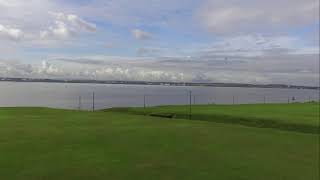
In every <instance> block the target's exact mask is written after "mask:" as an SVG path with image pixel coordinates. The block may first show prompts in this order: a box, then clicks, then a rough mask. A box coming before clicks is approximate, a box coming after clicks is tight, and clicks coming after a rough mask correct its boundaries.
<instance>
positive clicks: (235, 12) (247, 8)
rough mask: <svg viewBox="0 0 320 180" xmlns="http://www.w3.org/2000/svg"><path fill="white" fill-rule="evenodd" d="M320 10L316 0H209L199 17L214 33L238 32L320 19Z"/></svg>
mask: <svg viewBox="0 0 320 180" xmlns="http://www.w3.org/2000/svg"><path fill="white" fill-rule="evenodd" d="M318 13H319V1H314V0H304V1H301V0H271V1H263V0H258V1H257V0H246V1H244V0H229V1H220V0H207V3H205V4H204V5H203V6H202V7H201V8H199V10H198V11H197V14H196V16H197V18H198V19H199V20H200V21H201V22H202V24H203V25H204V26H205V27H206V28H207V29H208V30H209V31H211V32H214V33H219V34H230V33H231V34H234V33H251V32H264V33H270V32H272V31H274V30H275V29H281V28H288V27H301V26H304V25H308V24H313V23H315V22H317V21H319V17H318V16H317V14H318Z"/></svg>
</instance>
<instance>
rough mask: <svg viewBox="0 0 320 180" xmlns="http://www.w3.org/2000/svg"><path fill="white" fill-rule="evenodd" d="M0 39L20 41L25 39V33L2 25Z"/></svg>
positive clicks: (0, 25)
mask: <svg viewBox="0 0 320 180" xmlns="http://www.w3.org/2000/svg"><path fill="white" fill-rule="evenodd" d="M0 38H4V39H9V40H14V41H19V40H21V39H22V38H23V32H22V30H21V29H18V28H11V27H8V26H4V25H2V24H0Z"/></svg>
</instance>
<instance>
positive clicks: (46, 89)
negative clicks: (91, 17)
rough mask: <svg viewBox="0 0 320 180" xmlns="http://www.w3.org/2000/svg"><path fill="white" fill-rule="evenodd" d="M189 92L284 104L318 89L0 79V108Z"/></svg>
mask: <svg viewBox="0 0 320 180" xmlns="http://www.w3.org/2000/svg"><path fill="white" fill-rule="evenodd" d="M189 91H192V98H191V100H192V103H195V104H208V103H216V104H233V103H235V104H240V103H241V104H244V103H264V101H265V102H266V103H287V102H288V99H290V101H291V102H292V97H295V101H296V102H305V101H309V99H310V100H318V99H319V91H316V90H304V89H262V88H230V87H174V86H142V85H104V84H103V85H102V84H62V83H22V82H18V83H17V82H0V107H15V106H37V107H53V108H68V109H78V108H79V96H81V103H80V105H81V108H82V109H91V108H92V92H95V107H96V109H102V108H110V107H123V106H143V104H144V95H145V97H146V98H145V99H146V105H147V106H155V105H169V104H170V105H171V104H188V103H189V102H190V97H189Z"/></svg>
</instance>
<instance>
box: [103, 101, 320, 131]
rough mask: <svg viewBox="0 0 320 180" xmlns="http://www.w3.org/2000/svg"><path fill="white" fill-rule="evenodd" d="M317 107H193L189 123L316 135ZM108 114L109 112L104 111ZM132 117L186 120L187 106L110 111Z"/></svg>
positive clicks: (304, 105)
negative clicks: (191, 121)
mask: <svg viewBox="0 0 320 180" xmlns="http://www.w3.org/2000/svg"><path fill="white" fill-rule="evenodd" d="M319 108H320V107H319V103H294V104H247V105H193V106H192V113H191V119H193V120H205V121H213V122H220V123H233V124H241V125H246V126H254V127H266V128H276V129H282V130H290V131H298V132H305V133H319ZM107 111H110V110H107ZM111 111H122V112H129V113H133V114H144V113H146V114H147V115H151V116H159V117H169V118H182V119H189V115H190V113H189V106H158V107H150V108H147V109H145V110H144V109H143V108H125V109H121V108H120V109H111Z"/></svg>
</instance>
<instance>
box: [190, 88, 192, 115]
mask: <svg viewBox="0 0 320 180" xmlns="http://www.w3.org/2000/svg"><path fill="white" fill-rule="evenodd" d="M189 100H190V102H189V119H191V108H192V91H189Z"/></svg>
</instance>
